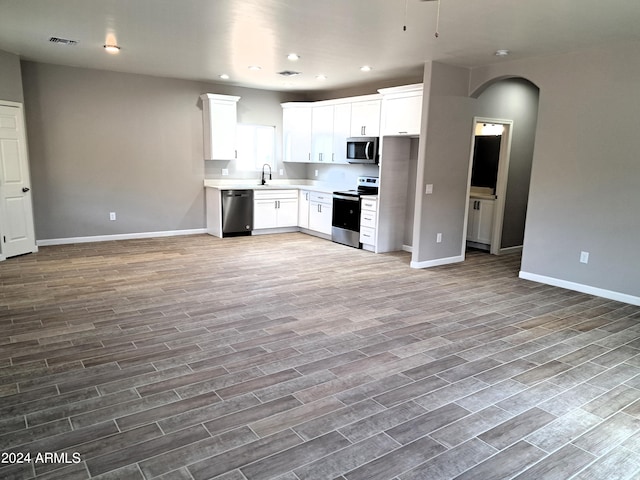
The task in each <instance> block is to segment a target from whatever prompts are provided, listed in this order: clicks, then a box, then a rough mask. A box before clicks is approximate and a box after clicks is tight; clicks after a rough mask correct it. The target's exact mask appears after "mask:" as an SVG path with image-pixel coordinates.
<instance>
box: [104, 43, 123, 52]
mask: <svg viewBox="0 0 640 480" xmlns="http://www.w3.org/2000/svg"><path fill="white" fill-rule="evenodd" d="M104 49H105V50H106V51H107V52H108V53H118V52H120V47H119V46H118V45H110V44H109V45H104Z"/></svg>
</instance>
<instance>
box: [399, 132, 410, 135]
mask: <svg viewBox="0 0 640 480" xmlns="http://www.w3.org/2000/svg"><path fill="white" fill-rule="evenodd" d="M407 133H409V132H398V134H399V135H406V134H407Z"/></svg>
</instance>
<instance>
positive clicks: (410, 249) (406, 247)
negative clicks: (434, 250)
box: [402, 245, 413, 253]
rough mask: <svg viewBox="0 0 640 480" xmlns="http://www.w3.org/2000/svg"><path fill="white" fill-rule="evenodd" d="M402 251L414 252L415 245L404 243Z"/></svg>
mask: <svg viewBox="0 0 640 480" xmlns="http://www.w3.org/2000/svg"><path fill="white" fill-rule="evenodd" d="M402 251H403V252H409V253H412V252H413V245H402Z"/></svg>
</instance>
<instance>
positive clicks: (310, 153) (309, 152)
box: [309, 152, 311, 161]
mask: <svg viewBox="0 0 640 480" xmlns="http://www.w3.org/2000/svg"><path fill="white" fill-rule="evenodd" d="M309 161H311V152H309Z"/></svg>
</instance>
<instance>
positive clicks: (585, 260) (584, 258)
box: [580, 252, 589, 263]
mask: <svg viewBox="0 0 640 480" xmlns="http://www.w3.org/2000/svg"><path fill="white" fill-rule="evenodd" d="M580 263H589V252H580Z"/></svg>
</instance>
